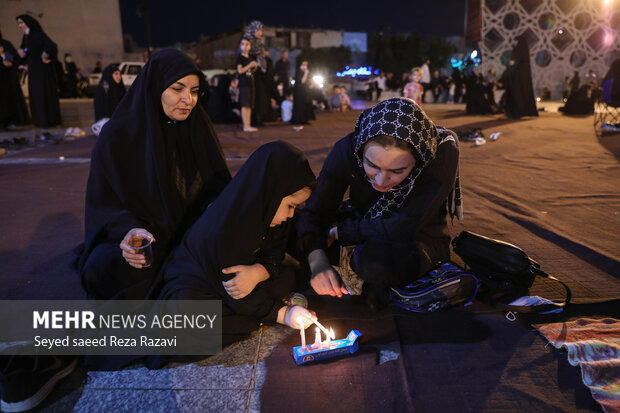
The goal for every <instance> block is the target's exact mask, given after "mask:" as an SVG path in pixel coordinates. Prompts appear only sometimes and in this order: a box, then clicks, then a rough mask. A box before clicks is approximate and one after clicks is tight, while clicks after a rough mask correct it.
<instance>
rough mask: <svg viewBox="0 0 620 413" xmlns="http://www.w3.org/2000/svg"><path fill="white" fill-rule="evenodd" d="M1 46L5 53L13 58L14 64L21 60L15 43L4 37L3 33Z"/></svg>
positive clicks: (0, 34) (0, 38)
mask: <svg viewBox="0 0 620 413" xmlns="http://www.w3.org/2000/svg"><path fill="white" fill-rule="evenodd" d="M0 45H2V47H3V48H4V51H5V53H6V52H8V53H9V54H10V55H11V57H12V58H13V62H15V61H16V60H17V59H19V56H18V54H17V49H15V46H13V43H11V42H9V41H8V40H6V39H4V38H3V37H2V32H0Z"/></svg>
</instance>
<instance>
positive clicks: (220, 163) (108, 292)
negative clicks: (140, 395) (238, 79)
mask: <svg viewBox="0 0 620 413" xmlns="http://www.w3.org/2000/svg"><path fill="white" fill-rule="evenodd" d="M204 85H205V82H204V77H203V75H202V73H201V72H200V70H199V69H198V68H197V67H196V66H195V64H194V63H193V62H192V60H191V59H189V58H188V57H187V56H186V55H184V54H183V53H181V52H179V51H176V50H172V49H165V50H161V51H159V52H157V53H155V54H154V55H153V57H152V58H151V59H150V60H149V62H148V63H147V64H146V65H145V66H144V68H143V69H142V71H141V72H140V74H139V75H138V77H137V78H136V80H135V82H134V84H133V85H132V87H131V88H130V89H129V91H128V92H127V95H126V96H125V97H124V98H123V100H122V101H121V103H120V104H119V105H118V107H117V108H116V110H115V111H114V114H113V115H112V118H111V119H110V120H109V121H108V122H107V123H106V124H105V126H104V127H103V129H102V130H101V134H100V135H99V138H98V140H97V143H96V144H95V147H94V148H93V152H92V159H91V167H90V175H89V178H88V186H87V189H86V211H85V231H86V236H85V246H84V251H83V253H82V256H81V257H80V260H79V263H78V268H79V271H80V274H81V277H82V284H83V286H84V288H85V290H86V292H87V293H88V296H89V297H90V298H97V299H109V298H125V299H142V298H144V297H145V296H146V295H147V292H148V291H149V289H150V287H151V284H152V281H153V279H154V277H155V274H156V273H157V272H158V270H159V269H160V268H161V265H162V263H163V262H164V260H165V258H166V256H167V255H168V254H169V253H170V251H172V249H173V248H174V247H175V246H176V245H177V244H178V243H179V241H180V240H181V238H182V236H183V234H184V233H185V231H186V230H187V228H189V227H190V225H191V224H192V223H193V222H194V221H195V220H196V219H197V218H198V217H199V216H200V214H201V213H202V211H203V210H204V208H205V207H206V206H207V205H208V204H209V203H210V202H211V201H213V199H215V197H216V196H217V195H218V194H219V193H220V191H221V190H222V189H223V188H224V186H225V185H226V184H227V183H228V182H229V181H230V173H229V171H228V168H227V166H226V162H225V160H224V157H223V154H222V150H221V147H220V144H219V141H218V139H217V136H216V135H215V131H214V130H213V128H212V126H211V122H210V121H209V118H208V117H207V115H206V113H205V111H204V109H203V108H202V107H201V106H200V105H199V104H197V102H198V97H199V94H200V90H201V89H202V88H203V87H204ZM144 238H147V239H153V240H154V241H155V242H154V243H153V257H154V262H153V264H152V265H151V266H150V267H146V268H145V267H144V264H145V258H144V256H143V255H140V254H136V253H135V250H134V249H133V248H132V247H131V246H130V243H133V242H135V241H136V240H138V241H139V240H141V239H144Z"/></svg>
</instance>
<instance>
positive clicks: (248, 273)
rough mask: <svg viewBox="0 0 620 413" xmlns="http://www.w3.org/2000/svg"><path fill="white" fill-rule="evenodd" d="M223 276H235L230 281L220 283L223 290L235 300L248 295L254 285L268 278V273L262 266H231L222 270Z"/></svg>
mask: <svg viewBox="0 0 620 413" xmlns="http://www.w3.org/2000/svg"><path fill="white" fill-rule="evenodd" d="M222 272H223V273H224V274H236V275H235V276H234V277H233V278H232V279H230V280H228V281H225V282H222V284H223V285H224V289H225V290H226V292H227V293H228V295H230V296H231V297H232V298H234V299H235V300H240V299H242V298H243V297H245V296H246V295H248V294H250V293H251V292H252V291H253V290H254V288H255V287H256V284H258V283H259V282H261V281H265V280H266V279H267V278H269V273H268V272H267V270H266V269H265V267H264V266H263V265H262V264H253V265H233V266H232V267H228V268H224V269H223V270H222Z"/></svg>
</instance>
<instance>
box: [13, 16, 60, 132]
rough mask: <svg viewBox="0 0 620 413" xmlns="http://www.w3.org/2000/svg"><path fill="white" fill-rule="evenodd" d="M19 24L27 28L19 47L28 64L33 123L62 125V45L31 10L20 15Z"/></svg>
mask: <svg viewBox="0 0 620 413" xmlns="http://www.w3.org/2000/svg"><path fill="white" fill-rule="evenodd" d="M16 20H17V25H18V26H19V28H20V29H21V30H22V31H23V32H24V36H23V38H22V44H21V46H20V48H19V50H18V51H17V52H18V53H19V56H20V57H21V58H22V59H24V62H25V63H26V64H27V65H28V99H29V101H30V113H31V118H32V123H34V124H35V126H38V127H40V128H47V127H50V126H54V125H58V124H60V122H61V119H60V102H59V100H58V73H57V72H56V66H57V63H58V60H57V54H58V48H57V47H56V43H54V42H53V41H52V40H51V39H50V38H49V37H48V35H47V34H45V32H44V31H43V29H42V28H41V25H40V24H39V22H38V21H36V20H35V19H34V18H32V17H30V16H29V15H27V14H22V15H19V16H17V19H16Z"/></svg>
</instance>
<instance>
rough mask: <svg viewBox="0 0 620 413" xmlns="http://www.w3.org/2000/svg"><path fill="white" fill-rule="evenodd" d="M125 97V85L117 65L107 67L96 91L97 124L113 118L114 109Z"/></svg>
mask: <svg viewBox="0 0 620 413" xmlns="http://www.w3.org/2000/svg"><path fill="white" fill-rule="evenodd" d="M123 96H125V85H124V84H123V78H122V77H121V72H120V70H118V66H117V65H115V64H112V65H109V66H107V67H106V68H105V69H104V71H103V74H102V75H101V80H99V84H98V85H97V89H96V90H95V99H94V101H95V122H96V121H98V120H99V119H102V118H110V117H112V113H114V109H116V107H117V106H118V104H119V103H120V101H121V99H122V98H123Z"/></svg>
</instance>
